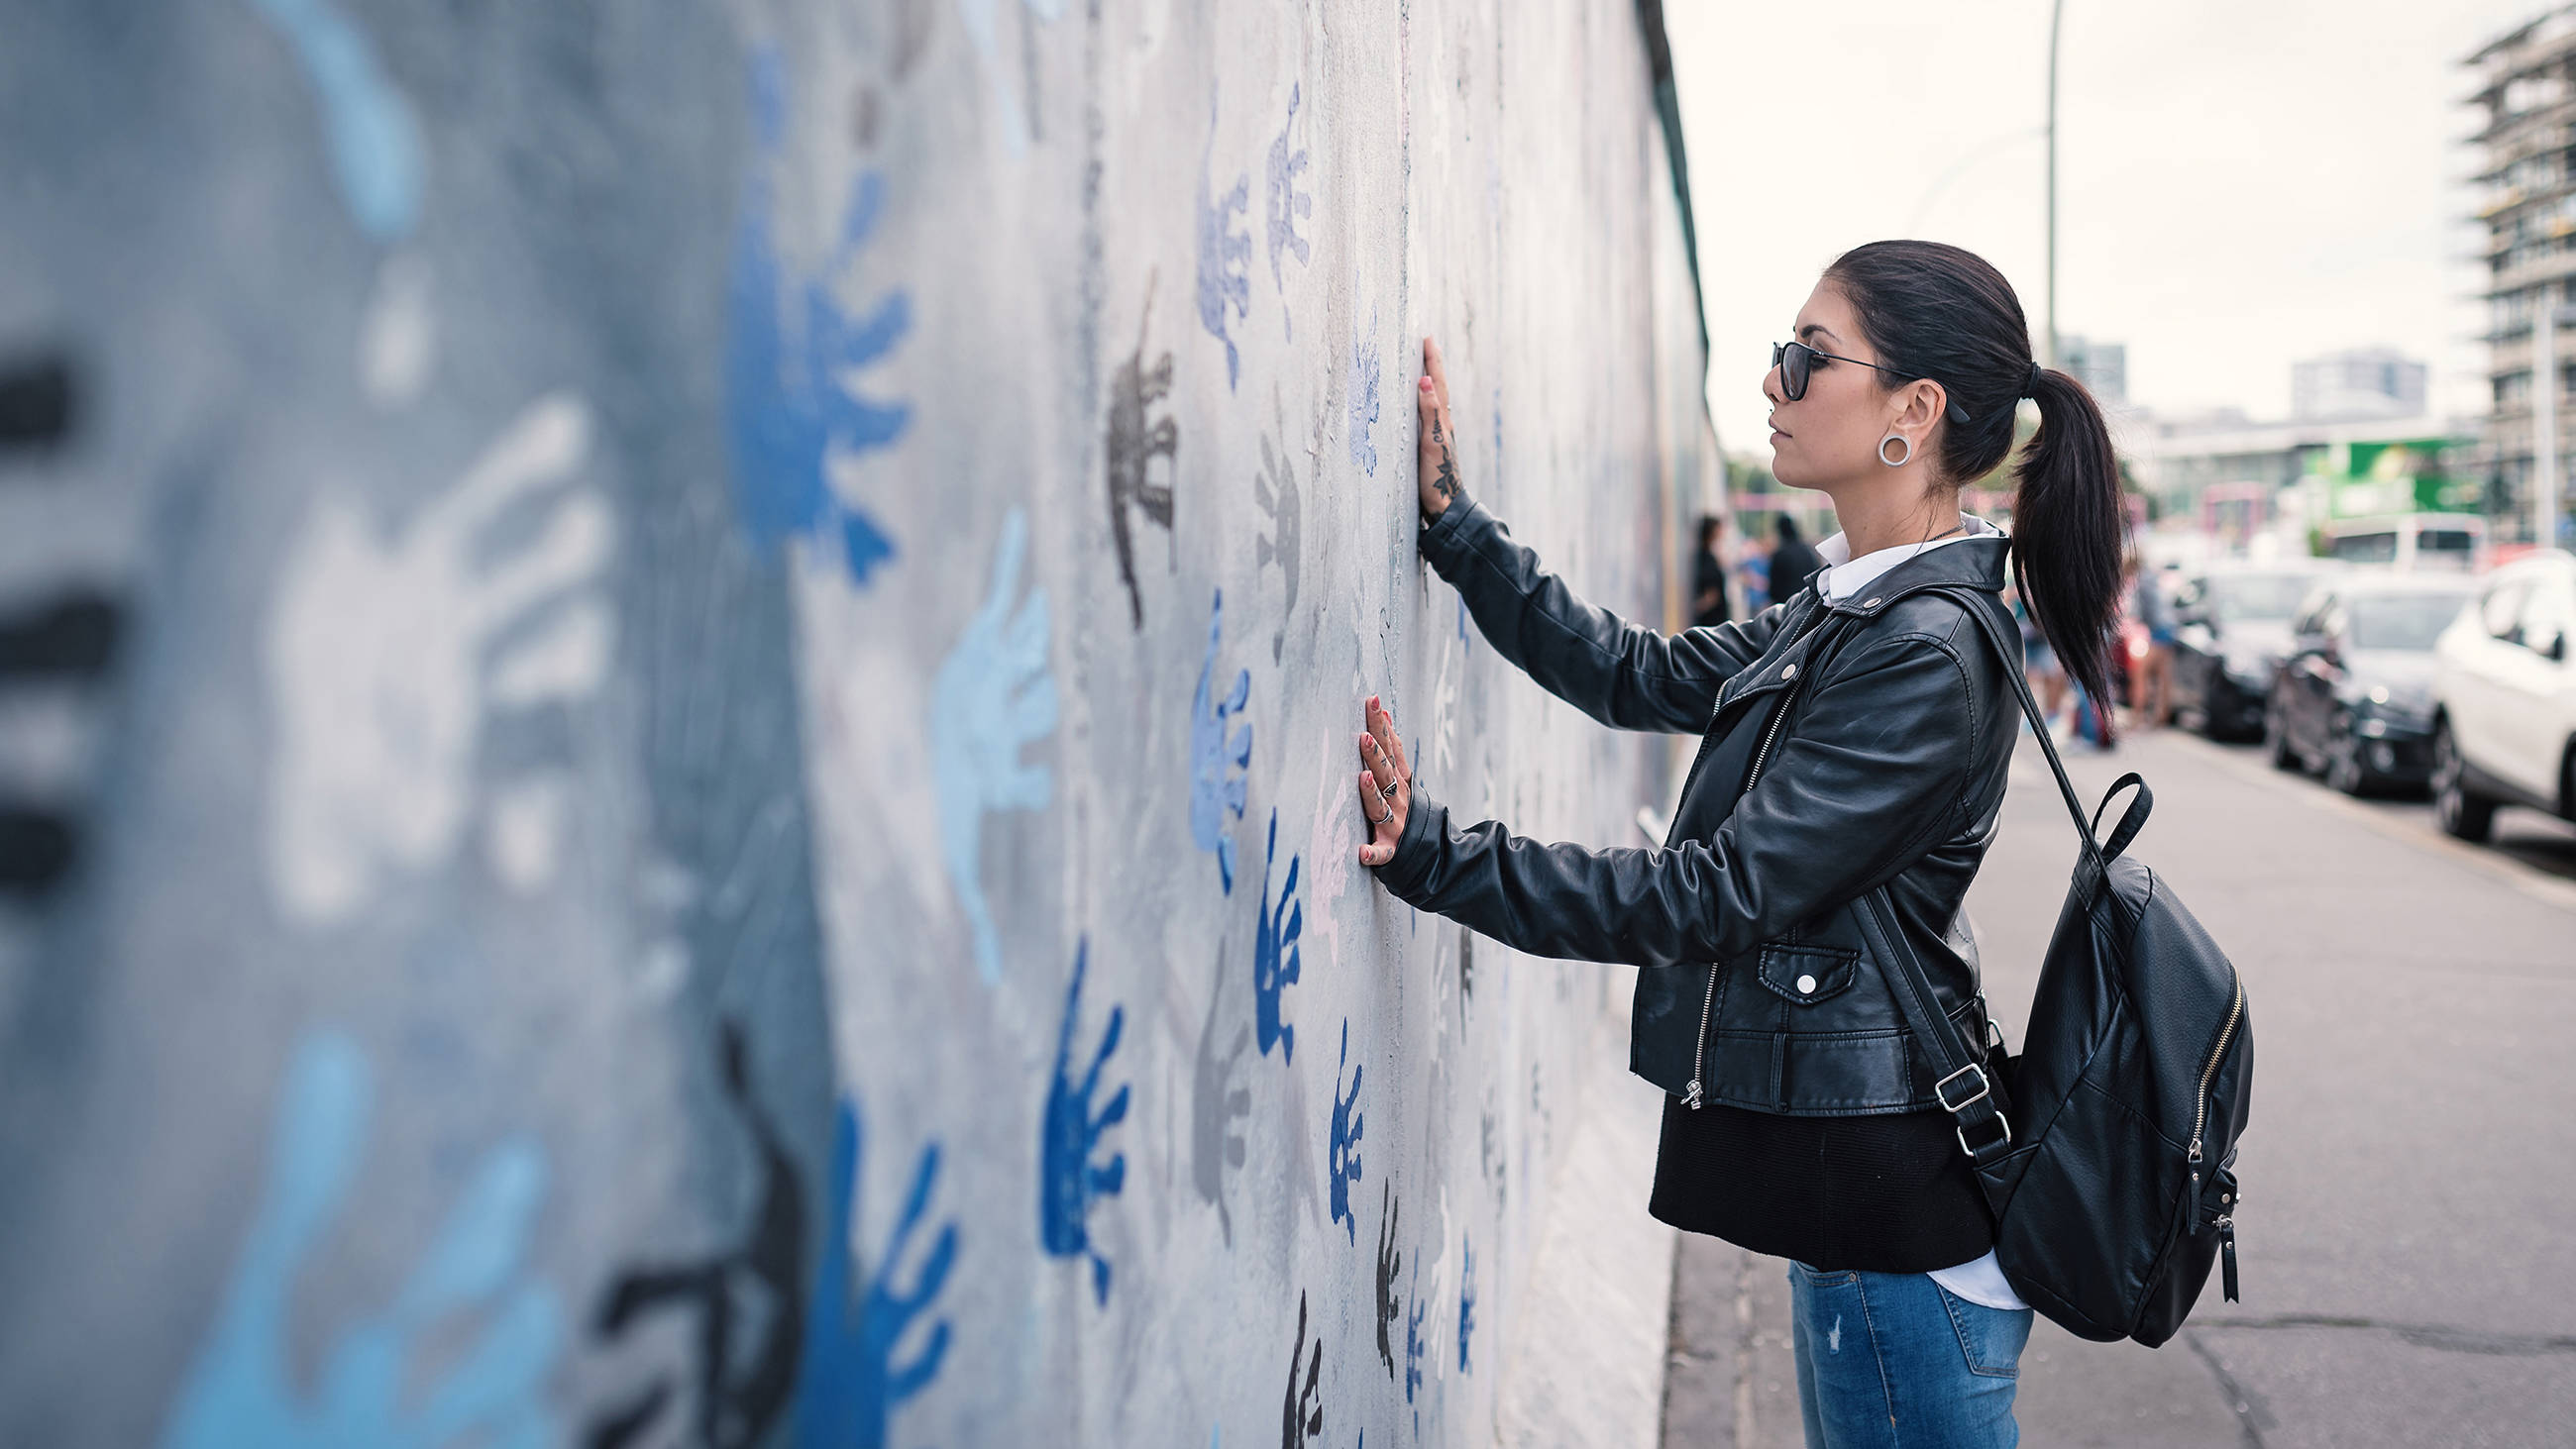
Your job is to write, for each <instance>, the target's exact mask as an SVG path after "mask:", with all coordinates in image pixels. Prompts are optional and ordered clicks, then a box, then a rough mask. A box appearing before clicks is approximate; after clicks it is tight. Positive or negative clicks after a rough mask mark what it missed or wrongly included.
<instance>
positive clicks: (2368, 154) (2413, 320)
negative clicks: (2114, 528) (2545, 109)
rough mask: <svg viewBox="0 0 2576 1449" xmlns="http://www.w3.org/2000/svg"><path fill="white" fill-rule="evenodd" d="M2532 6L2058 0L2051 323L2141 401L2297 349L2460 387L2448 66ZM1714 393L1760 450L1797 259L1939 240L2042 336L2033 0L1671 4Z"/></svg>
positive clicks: (2467, 354) (2262, 393)
mask: <svg viewBox="0 0 2576 1449" xmlns="http://www.w3.org/2000/svg"><path fill="white" fill-rule="evenodd" d="M2548 8H2549V6H2548V5H2547V4H2545V3H2540V0H2417V3H2395V0H2338V3H2325V0H2225V3H2221V0H2158V3H2154V4H2136V3H2126V4H2113V3H2110V0H2066V19H2065V33H2064V38H2063V42H2062V51H2061V54H2060V59H2059V66H2060V69H2059V82H2058V84H2059V91H2058V108H2059V123H2058V124H2059V131H2058V145H2059V168H2060V170H2059V193H2058V205H2059V212H2058V227H2059V231H2058V300H2057V307H2058V327H2059V330H2060V331H2061V332H2062V333H2073V334H2080V335H2084V336H2088V337H2093V338H2098V339H2102V340H2105V341H2114V342H2125V343H2126V344H2128V349H2129V397H2130V401H2131V402H2132V403H2135V404H2142V405H2144V406H2146V407H2149V408H2153V409H2156V410H2159V411H2164V412H2184V411H2191V410H2194V409H2199V408H2206V407H2214V406H2231V405H2232V406H2237V407H2242V408H2244V409H2246V410H2247V411H2248V412H2250V413H2252V414H2254V415H2255V416H2256V417H2278V416H2285V415H2286V414H2287V413H2288V411H2289V398H2290V364H2291V362H2292V361H2294V360H2296V359H2298V358H2301V357H2306V356H2310V355H2313V354H2315V353H2319V352H2324V351H2330V350H2333V349H2337V348H2342V347H2353V346H2370V345H2378V344H2385V345H2389V346H2394V347H2398V348H2401V349H2403V350H2405V351H2406V352H2408V353H2410V354H2413V355H2415V356H2418V357H2421V358H2423V359H2424V360H2425V361H2426V362H2428V363H2430V364H2431V365H2432V367H2433V369H2434V374H2433V386H2434V393H2435V401H2436V408H2437V410H2439V411H2460V412H2476V411H2480V410H2482V409H2483V407H2484V389H2485V383H2484V381H2483V379H2482V378H2481V377H2480V376H2478V373H2479V371H2480V370H2481V369H2482V368H2483V365H2484V362H2483V349H2482V348H2481V347H2479V346H2478V345H2477V344H2475V343H2472V342H2470V341H2468V340H2467V338H2468V337H2469V336H2470V335H2472V334H2474V333H2475V332H2476V331H2477V330H2478V329H2479V328H2480V327H2481V326H2483V323H2484V316H2483V304H2480V303H2477V302H2474V301H2472V300H2469V298H2470V296H2471V294H2473V293H2474V292H2475V290H2476V289H2477V288H2478V287H2479V285H2480V283H2481V277H2480V274H2479V272H2478V270H2477V269H2476V268H2474V267H2472V266H2471V265H2469V264H2468V262H2467V261H2466V260H2465V254H2466V253H2467V251H2468V249H2469V248H2471V247H2473V246H2475V245H2477V243H2478V241H2479V233H2478V232H2477V231H2476V230H2475V229H2474V228H2471V227H2469V226H2467V225H2466V224H2465V223H2464V222H2463V221H2462V217H2463V216H2464V214H2465V213H2466V211H2467V210H2468V208H2469V206H2470V205H2471V194H2470V190H2469V188H2468V187H2467V186H2466V185H2465V184H2464V180H2463V178H2465V177H2466V176H2467V175H2469V174H2470V173H2471V172H2472V171H2473V170H2474V169H2475V167H2474V164H2473V163H2474V161H2475V159H2476V158H2475V156H2474V155H2473V154H2472V152H2471V150H2470V148H2468V147H2466V146H2464V145H2462V144H2461V143H2460V138H2461V137H2464V136H2466V135H2468V134H2470V133H2471V132H2472V130H2473V129H2474V128H2475V124H2476V113H2475V112H2474V111H2473V110H2472V109H2471V108H2469V107H2465V106H2462V105H2460V104H2458V102H2459V101H2460V99H2461V98H2462V97H2463V96H2465V95H2467V94H2468V93H2469V92H2470V91H2472V90H2473V89H2475V77H2474V75H2473V74H2472V73H2471V72H2469V71H2468V70H2465V69H2463V68H2462V67H2461V66H2460V65H2459V61H2460V60H2461V58H2462V57H2464V56H2466V55H2468V54H2469V53H2471V52H2472V51H2474V50H2476V49H2477V48H2478V47H2479V46H2480V45H2482V44H2483V43H2484V42H2485V41H2487V40H2489V39H2491V38H2493V37H2494V36H2496V35H2498V34H2500V33H2502V32H2503V31H2505V30H2506V29H2509V28H2511V27H2513V26H2515V25H2518V24H2520V23H2521V22H2523V21H2524V20H2526V19H2528V18H2530V17H2531V16H2534V15H2537V14H2540V13H2542V12H2543V11H2545V10H2546V9H2548ZM1665 16H1666V21H1667V25H1668V27H1669V30H1670V33H1671V37H1672V43H1673V52H1674V65H1675V69H1676V71H1677V73H1678V77H1679V85H1680V91H1681V105H1682V117H1683V124H1684V127H1685V134H1686V136H1687V139H1688V142H1689V149H1690V160H1691V172H1692V193H1693V198H1694V202H1695V205H1696V209H1697V213H1698V222H1699V246H1700V265H1701V272H1702V276H1703V278H1704V280H1705V283H1706V289H1707V295H1708V326H1709V345H1710V349H1711V356H1710V379H1709V398H1710V402H1711V405H1712V407H1713V409H1714V411H1715V413H1716V417H1717V427H1718V435H1719V437H1720V439H1721V440H1722V441H1723V442H1724V443H1725V445H1726V446H1727V448H1728V449H1729V450H1731V451H1736V452H1743V453H1749V454H1751V455H1753V456H1755V457H1757V458H1761V457H1767V456H1768V451H1769V450H1768V448H1767V447H1766V446H1765V445H1764V444H1763V442H1762V439H1763V436H1764V434H1765V432H1766V429H1765V428H1764V426H1763V424H1762V416H1763V412H1764V403H1763V401H1762V397H1761V393H1760V387H1761V375H1762V372H1763V370H1764V368H1765V366H1766V365H1767V363H1768V361H1769V357H1770V351H1769V345H1770V344H1771V343H1772V342H1773V341H1776V340H1781V339H1783V338H1785V337H1786V336H1787V335H1788V332H1789V326H1790V322H1791V320H1792V319H1793V318H1794V317H1795V316H1796V314H1797V310H1798V306H1799V304H1800V303H1801V302H1802V301H1804V300H1805V298H1806V295H1807V292H1808V289H1809V288H1811V287H1812V286H1814V284H1815V280H1816V277H1817V274H1818V273H1819V272H1821V271H1822V270H1823V268H1824V266H1825V264H1826V263H1827V262H1829V261H1831V260H1832V259H1833V257H1834V256H1835V255H1836V254H1837V253H1839V252H1841V251H1842V250H1844V249H1845V248H1848V247H1851V246H1855V245H1857V244H1859V243H1861V242H1865V241H1871V240H1876V239H1879V238H1884V237H1895V236H1918V237H1926V238H1930V239H1933V240H1937V241H1947V242H1953V243H1956V244H1958V245H1960V246H1964V247H1967V248H1969V249H1970V250H1973V251H1976V252H1978V253H1980V254H1982V255H1984V256H1985V257H1986V258H1987V259H1988V260H1989V261H1992V262H1993V263H1995V265H1997V266H1998V267H2000V268H2002V269H2003V272H2004V275H2005V276H2007V277H2008V278H2010V279H2011V280H2012V283H2013V285H2014V287H2015V289H2016V290H2018V291H2019V292H2020V294H2021V298H2022V305H2023V308H2024V309H2025V310H2026V311H2027V312H2028V313H2029V316H2030V322H2031V327H2032V329H2033V331H2034V333H2037V332H2039V331H2041V330H2042V329H2044V328H2045V327H2046V325H2047V324H2046V322H2045V320H2044V318H2043V316H2042V307H2043V301H2042V299H2043V297H2044V295H2045V282H2046V276H2045V271H2046V268H2045V257H2046V254H2047V251H2046V231H2045V225H2046V217H2045V194H2046V193H2045V176H2046V146H2045V143H2044V142H2043V141H2042V139H2041V133H2040V128H2041V126H2042V124H2043V123H2044V121H2045V119H2046V116H2047V97H2048V89H2047V65H2048V18H2049V3H2048V0H1969V3H1958V0H1951V3H1934V0H1905V3H1891V0H1831V3H1824V4H1817V3H1787V4H1782V3H1774V4H1765V5H1742V4H1716V3H1703V0H1679V3H1668V4H1667V5H1666V6H1665Z"/></svg>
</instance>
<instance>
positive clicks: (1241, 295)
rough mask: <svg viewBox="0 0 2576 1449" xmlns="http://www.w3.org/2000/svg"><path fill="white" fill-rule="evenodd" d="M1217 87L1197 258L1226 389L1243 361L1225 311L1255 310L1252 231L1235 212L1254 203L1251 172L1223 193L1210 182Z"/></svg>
mask: <svg viewBox="0 0 2576 1449" xmlns="http://www.w3.org/2000/svg"><path fill="white" fill-rule="evenodd" d="M1216 117H1217V109H1216V91H1215V90H1214V89H1213V88H1211V89H1210V90H1209V91H1208V139H1207V146H1206V148H1205V149H1203V150H1202V151H1201V152H1200V153H1199V197H1198V221H1199V236H1198V243H1199V244H1198V263H1199V287H1198V291H1199V326H1201V327H1203V328H1205V329H1207V334H1208V335H1209V336H1210V337H1213V338H1215V339H1216V340H1217V341H1219V342H1222V343H1224V344H1225V388H1226V391H1228V392H1232V391H1234V386H1235V383H1236V382H1237V381H1239V380H1240V379H1241V378H1242V375H1243V362H1242V359H1241V358H1240V357H1239V356H1237V354H1236V352H1235V348H1234V338H1233V337H1231V336H1229V335H1228V334H1227V332H1226V320H1225V313H1226V309H1227V308H1228V307H1232V308H1233V309H1234V315H1235V316H1236V317H1238V318H1248V317H1250V316H1251V315H1252V233H1251V232H1250V231H1248V230H1241V231H1239V230H1237V229H1236V227H1235V221H1234V218H1235V214H1236V213H1237V212H1243V213H1246V214H1247V215H1248V214H1249V212H1250V209H1251V206H1252V173H1250V172H1248V171H1244V172H1237V173H1236V174H1235V178H1234V188H1233V189H1232V190H1230V191H1228V192H1226V193H1225V194H1224V195H1222V196H1217V195H1215V194H1214V193H1213V192H1212V191H1211V190H1210V188H1209V185H1208V167H1209V166H1210V165H1212V164H1214V162H1215V159H1216Z"/></svg>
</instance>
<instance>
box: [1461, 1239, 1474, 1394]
mask: <svg viewBox="0 0 2576 1449" xmlns="http://www.w3.org/2000/svg"><path fill="white" fill-rule="evenodd" d="M1458 1247H1459V1251H1460V1252H1461V1253H1463V1254H1464V1255H1465V1258H1466V1263H1465V1266H1464V1267H1462V1268H1460V1269H1459V1270H1458V1372H1460V1373H1462V1374H1463V1373H1467V1372H1470V1370H1469V1368H1468V1366H1467V1341H1468V1340H1469V1339H1470V1338H1472V1337H1474V1336H1475V1332H1476V1249H1475V1245H1474V1244H1472V1243H1469V1242H1468V1241H1467V1240H1466V1239H1464V1238H1461V1239H1459V1240H1458Z"/></svg>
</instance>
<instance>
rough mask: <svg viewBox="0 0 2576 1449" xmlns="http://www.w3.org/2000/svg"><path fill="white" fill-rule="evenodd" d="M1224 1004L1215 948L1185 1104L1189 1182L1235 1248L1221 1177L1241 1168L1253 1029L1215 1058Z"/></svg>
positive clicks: (1238, 1032) (1240, 1030)
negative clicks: (1244, 1077)
mask: <svg viewBox="0 0 2576 1449" xmlns="http://www.w3.org/2000/svg"><path fill="white" fill-rule="evenodd" d="M1224 999H1225V945H1224V943H1223V942H1219V943H1218V944H1217V948H1216V984H1215V985H1213V986H1211V987H1209V988H1208V1016H1207V1025H1206V1026H1205V1027H1202V1028H1201V1029H1200V1031H1199V1051H1198V1065H1197V1068H1196V1071H1195V1073H1194V1085H1195V1087H1196V1091H1195V1092H1193V1094H1192V1096H1191V1099H1190V1149H1191V1150H1190V1181H1191V1182H1192V1183H1193V1184H1194V1185H1195V1186H1196V1187H1197V1188H1198V1192H1199V1196H1200V1197H1201V1198H1203V1199H1205V1200H1206V1201H1208V1202H1212V1203H1214V1204H1216V1220H1217V1225H1218V1226H1219V1227H1221V1228H1223V1229H1224V1230H1225V1245H1226V1246H1227V1247H1229V1248H1231V1247H1233V1246H1234V1214H1233V1213H1232V1212H1230V1211H1229V1210H1228V1209H1227V1208H1226V1205H1225V1175H1226V1173H1227V1171H1228V1170H1230V1169H1233V1168H1238V1167H1241V1166H1243V1151H1244V1146H1243V1142H1244V1137H1243V1129H1242V1128H1241V1127H1240V1126H1238V1125H1236V1124H1238V1123H1240V1122H1243V1121H1244V1120H1246V1119H1247V1118H1249V1117H1251V1115H1252V1092H1251V1090H1250V1089H1249V1088H1247V1087H1244V1086H1242V1085H1241V1080H1242V1075H1243V1054H1244V1053H1245V1052H1247V1051H1250V1050H1251V1049H1252V1024H1251V1023H1250V1022H1244V1023H1240V1024H1238V1025H1237V1026H1236V1027H1235V1029H1234V1043H1233V1045H1231V1046H1229V1047H1227V1048H1226V1050H1225V1054H1224V1055H1223V1056H1219V1055H1218V1054H1217V1045H1216V1044H1217V1037H1218V1035H1219V1033H1218V1029H1217V1015H1218V1013H1217V1007H1218V1005H1219V1004H1220V1003H1222V1002H1223V1001H1224Z"/></svg>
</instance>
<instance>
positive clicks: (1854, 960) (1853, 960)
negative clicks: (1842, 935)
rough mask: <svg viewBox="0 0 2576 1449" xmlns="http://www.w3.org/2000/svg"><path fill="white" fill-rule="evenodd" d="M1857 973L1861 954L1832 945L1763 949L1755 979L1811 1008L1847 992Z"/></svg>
mask: <svg viewBox="0 0 2576 1449" xmlns="http://www.w3.org/2000/svg"><path fill="white" fill-rule="evenodd" d="M1859 971H1860V952H1858V951H1854V950H1848V949H1844V948H1841V947H1835V946H1805V945H1800V946H1765V947H1763V948H1762V961H1761V964H1760V965H1759V966H1758V967H1756V968H1755V970H1754V973H1753V974H1754V979H1755V980H1757V981H1760V982H1761V983H1762V984H1763V985H1764V986H1765V987H1768V988H1769V989H1770V990H1772V991H1773V992H1776V993H1778V994H1779V995H1781V996H1785V997H1787V998H1788V999H1789V1000H1791V1001H1794V1002H1796V1003H1798V1004H1799V1005H1800V1006H1813V1005H1815V1004H1816V1003H1817V1002H1819V1001H1822V1000H1824V999H1825V998H1826V997H1829V996H1833V995H1835V994H1837V993H1839V992H1841V991H1844V990H1846V989H1848V988H1849V987H1850V986H1851V984H1852V977H1854V976H1855V975H1857V974H1859Z"/></svg>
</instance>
